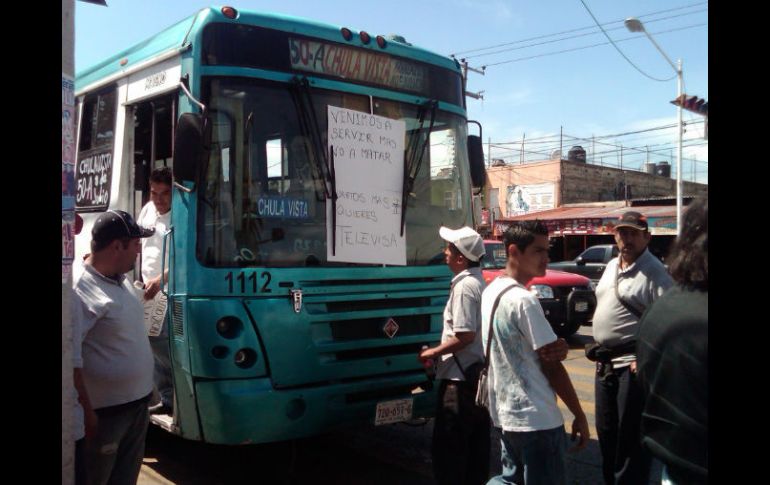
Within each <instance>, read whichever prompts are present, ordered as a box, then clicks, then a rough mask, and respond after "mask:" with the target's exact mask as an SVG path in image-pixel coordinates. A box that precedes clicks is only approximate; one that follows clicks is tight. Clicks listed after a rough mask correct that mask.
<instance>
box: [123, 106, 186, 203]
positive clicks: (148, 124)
mask: <svg viewBox="0 0 770 485" xmlns="http://www.w3.org/2000/svg"><path fill="white" fill-rule="evenodd" d="M176 99H177V96H176V94H175V93H174V94H168V95H165V96H161V97H158V98H153V99H151V100H148V101H143V102H141V103H138V104H135V105H132V106H131V109H132V111H133V113H132V114H133V125H134V126H133V147H132V148H131V152H132V157H133V169H134V171H133V183H134V190H135V194H134V197H133V208H132V209H133V213H134V215H135V216H138V215H139V211H141V210H142V207H144V205H145V204H146V203H147V202H149V201H150V174H151V173H152V171H153V170H155V169H156V168H160V167H171V163H172V155H173V151H172V146H173V143H172V142H173V139H174V127H175V124H176V123H175V121H176Z"/></svg>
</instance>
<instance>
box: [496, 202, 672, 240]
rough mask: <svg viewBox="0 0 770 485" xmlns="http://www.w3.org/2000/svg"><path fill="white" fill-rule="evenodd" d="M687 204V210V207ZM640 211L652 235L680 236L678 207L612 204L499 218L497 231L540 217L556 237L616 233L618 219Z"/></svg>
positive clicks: (558, 209)
mask: <svg viewBox="0 0 770 485" xmlns="http://www.w3.org/2000/svg"><path fill="white" fill-rule="evenodd" d="M686 209H687V207H684V208H683V210H686ZM630 210H633V211H637V212H640V213H641V214H643V215H645V216H647V224H648V225H649V228H650V234H652V235H653V236H663V235H665V236H676V207H675V206H634V207H618V206H617V205H614V204H613V205H612V206H610V207H602V206H572V207H558V208H556V209H550V210H545V211H540V212H532V213H529V214H523V215H520V216H515V217H505V218H499V219H497V220H495V223H494V229H493V231H494V234H495V235H502V233H503V232H505V230H506V229H508V227H509V226H510V224H511V222H514V221H531V220H536V219H537V220H540V221H543V222H544V223H545V224H546V225H547V226H548V232H549V233H550V234H551V235H552V236H568V235H588V234H613V228H614V227H615V221H617V220H618V218H619V217H620V216H621V215H622V214H623V213H624V212H626V211H630Z"/></svg>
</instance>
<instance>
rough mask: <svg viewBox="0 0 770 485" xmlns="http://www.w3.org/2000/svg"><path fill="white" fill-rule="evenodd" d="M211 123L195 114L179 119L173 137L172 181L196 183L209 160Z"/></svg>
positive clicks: (186, 114)
mask: <svg viewBox="0 0 770 485" xmlns="http://www.w3.org/2000/svg"><path fill="white" fill-rule="evenodd" d="M210 143H211V123H210V122H209V121H208V120H207V119H206V118H205V117H204V116H203V115H200V114H197V113H184V114H182V116H180V117H179V123H177V127H176V134H175V136H174V165H173V171H174V180H176V181H179V182H193V183H195V182H197V181H198V175H199V174H200V173H202V171H203V168H205V164H206V162H207V161H208V158H209V150H210V148H211V146H210Z"/></svg>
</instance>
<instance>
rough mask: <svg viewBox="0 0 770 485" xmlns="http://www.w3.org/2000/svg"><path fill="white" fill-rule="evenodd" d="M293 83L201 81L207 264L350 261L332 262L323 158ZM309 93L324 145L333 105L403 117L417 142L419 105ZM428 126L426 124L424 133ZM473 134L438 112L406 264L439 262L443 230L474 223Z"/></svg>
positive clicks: (202, 255)
mask: <svg viewBox="0 0 770 485" xmlns="http://www.w3.org/2000/svg"><path fill="white" fill-rule="evenodd" d="M292 89H293V88H292V86H291V85H290V84H285V83H278V82H272V81H265V80H257V79H245V78H225V77H208V78H204V82H203V95H204V99H205V100H206V102H207V106H208V107H209V117H210V119H211V121H212V144H211V155H210V158H209V161H208V164H207V167H206V173H205V177H204V184H203V187H201V190H200V192H199V194H200V195H199V197H200V201H199V213H198V214H199V217H198V228H197V233H198V238H197V255H198V259H199V260H200V261H201V262H202V263H203V264H205V265H206V266H223V267H230V266H268V267H295V266H320V265H322V266H340V265H343V266H347V265H349V263H336V262H329V261H327V259H326V255H327V248H326V246H327V242H326V240H327V236H326V232H327V222H326V199H325V190H326V187H325V182H324V179H323V177H322V175H321V174H320V167H321V166H322V165H321V164H322V163H324V162H323V160H322V157H323V154H322V153H319V151H320V149H319V148H317V147H316V146H314V145H313V143H312V140H311V138H312V137H311V136H310V134H309V133H308V129H307V127H306V125H303V124H302V122H301V121H300V120H301V119H302V115H301V113H300V109H301V108H300V107H299V105H298V103H297V99H296V97H295V96H293V92H292ZM311 99H312V110H313V111H314V113H313V115H314V116H311V118H312V117H314V118H315V120H316V125H317V130H318V131H319V132H320V137H321V140H324V149H325V140H326V139H327V138H326V137H327V124H328V123H327V106H337V107H342V108H347V109H351V110H357V111H362V112H365V113H371V114H375V115H379V116H385V117H388V118H391V119H396V120H403V121H404V122H405V123H406V134H405V137H406V142H407V143H405V146H409V143H408V142H409V141H410V138H411V139H412V141H414V139H416V138H420V134H421V132H420V131H419V129H420V127H421V124H420V121H419V109H420V107H419V106H418V105H416V104H407V103H403V102H397V101H393V100H388V99H382V98H376V97H370V96H366V95H360V94H351V93H345V92H341V91H332V90H324V89H317V88H312V96H311ZM306 118H307V117H306ZM423 118H428V119H429V118H430V114H428V115H427V116H423ZM428 126H429V124H428V123H423V124H422V128H423V131H424V133H427V131H428ZM416 130H417V132H416ZM424 136H425V135H424V134H423V135H422V137H423V138H424ZM466 138H467V133H466V125H465V120H464V119H463V118H462V117H461V116H458V115H455V114H452V113H448V112H445V111H441V110H437V111H436V113H435V119H434V123H433V127H432V130H431V132H430V138H429V139H428V140H427V143H428V146H427V148H426V149H425V152H424V155H423V157H422V162H421V164H420V168H419V171H418V172H417V174H416V177H415V180H414V184H413V186H412V191H411V193H410V195H409V196H408V197H407V209H408V210H407V211H406V229H405V231H406V261H407V264H408V265H427V264H440V263H442V262H443V255H442V243H441V240H440V238H439V237H438V233H437V231H438V228H439V226H441V225H445V226H449V227H461V226H464V225H470V223H471V211H470V207H469V206H468V203H467V201H469V200H470V199H471V195H470V181H469V174H468V169H467V167H468V162H467V147H466ZM423 141H425V140H423ZM409 152H410V151H409V150H407V155H406V156H410V155H409ZM415 158H416V157H415ZM407 162H408V163H412V162H413V161H411V160H407Z"/></svg>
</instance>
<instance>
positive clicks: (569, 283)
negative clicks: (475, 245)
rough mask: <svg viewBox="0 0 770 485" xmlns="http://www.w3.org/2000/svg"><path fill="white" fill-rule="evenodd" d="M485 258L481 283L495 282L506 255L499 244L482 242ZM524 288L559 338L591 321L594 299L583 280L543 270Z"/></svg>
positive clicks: (491, 241) (566, 274)
mask: <svg viewBox="0 0 770 485" xmlns="http://www.w3.org/2000/svg"><path fill="white" fill-rule="evenodd" d="M484 249H485V250H486V256H484V258H483V259H482V260H481V272H482V275H483V276H484V281H485V282H486V283H487V284H489V282H490V281H492V280H493V279H495V278H497V277H498V276H499V275H500V274H502V273H503V270H504V269H505V262H506V254H505V247H504V246H503V243H502V241H495V240H485V241H484ZM527 288H528V289H529V290H530V291H531V292H532V293H534V294H535V295H537V297H538V299H539V300H540V305H542V307H543V312H544V313H545V318H547V319H548V322H549V323H550V324H551V327H552V328H553V331H554V333H555V334H556V335H558V336H559V337H564V338H566V337H569V336H570V335H572V334H574V333H575V332H577V331H578V329H579V328H580V326H581V325H585V324H587V323H588V321H589V320H590V319H591V317H592V316H593V314H594V310H595V309H596V295H595V294H594V290H593V287H592V286H591V280H589V279H588V278H586V277H585V276H581V275H577V274H573V273H565V272H564V271H556V270H552V269H546V271H545V276H536V277H534V278H532V279H531V280H530V281H529V283H527Z"/></svg>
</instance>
